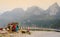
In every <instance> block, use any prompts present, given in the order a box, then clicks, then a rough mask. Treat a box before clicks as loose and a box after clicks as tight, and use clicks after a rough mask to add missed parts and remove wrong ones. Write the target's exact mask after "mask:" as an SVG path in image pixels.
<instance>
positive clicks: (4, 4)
mask: <svg viewBox="0 0 60 37" xmlns="http://www.w3.org/2000/svg"><path fill="white" fill-rule="evenodd" d="M55 2H57V3H58V4H59V5H60V0H0V13H3V12H4V11H7V10H12V9H14V8H23V9H25V10H26V9H27V8H28V7H31V6H38V7H40V8H42V9H44V10H46V9H47V8H48V7H49V6H50V5H52V4H54V3H55Z"/></svg>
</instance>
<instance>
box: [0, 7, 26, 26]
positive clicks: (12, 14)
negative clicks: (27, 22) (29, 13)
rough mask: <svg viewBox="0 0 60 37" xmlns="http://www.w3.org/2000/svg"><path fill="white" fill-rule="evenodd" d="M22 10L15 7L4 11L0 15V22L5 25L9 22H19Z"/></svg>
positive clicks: (22, 13)
mask: <svg viewBox="0 0 60 37" xmlns="http://www.w3.org/2000/svg"><path fill="white" fill-rule="evenodd" d="M24 13H25V12H24V10H23V9H22V8H15V9H13V10H12V11H6V12H4V13H3V14H2V15H0V20H1V21H0V24H1V25H2V26H3V25H7V24H8V23H9V22H20V21H21V20H22V17H23V16H24Z"/></svg>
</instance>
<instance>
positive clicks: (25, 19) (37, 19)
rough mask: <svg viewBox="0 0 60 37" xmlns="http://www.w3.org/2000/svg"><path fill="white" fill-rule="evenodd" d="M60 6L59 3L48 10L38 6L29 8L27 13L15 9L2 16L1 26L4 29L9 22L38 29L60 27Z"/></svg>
mask: <svg viewBox="0 0 60 37" xmlns="http://www.w3.org/2000/svg"><path fill="white" fill-rule="evenodd" d="M59 21H60V6H59V5H58V4H57V3H54V4H53V5H51V6H50V7H49V8H48V9H47V10H43V9H41V8H39V7H37V6H32V7H29V8H28V9H27V10H26V11H24V10H23V9H22V8H15V9H13V10H12V11H6V12H4V13H3V14H2V15H0V26H1V27H4V26H5V25H7V24H8V23H9V22H19V23H21V24H22V25H24V26H25V25H26V26H32V25H36V26H38V27H41V26H42V27H50V26H52V27H55V26H57V27H58V26H60V25H59V24H60V23H59Z"/></svg>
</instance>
